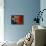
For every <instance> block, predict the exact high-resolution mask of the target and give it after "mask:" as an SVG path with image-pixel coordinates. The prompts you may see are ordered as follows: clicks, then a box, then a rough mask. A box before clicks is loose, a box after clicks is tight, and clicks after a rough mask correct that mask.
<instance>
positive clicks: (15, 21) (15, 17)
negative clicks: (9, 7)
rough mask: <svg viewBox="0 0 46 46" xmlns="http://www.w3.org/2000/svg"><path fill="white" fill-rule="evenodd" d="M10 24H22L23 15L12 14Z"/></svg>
mask: <svg viewBox="0 0 46 46" xmlns="http://www.w3.org/2000/svg"><path fill="white" fill-rule="evenodd" d="M11 24H24V16H23V15H12V16H11Z"/></svg>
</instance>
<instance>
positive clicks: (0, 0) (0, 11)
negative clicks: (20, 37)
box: [0, 0, 4, 42]
mask: <svg viewBox="0 0 46 46" xmlns="http://www.w3.org/2000/svg"><path fill="white" fill-rule="evenodd" d="M2 41H4V0H0V42H2Z"/></svg>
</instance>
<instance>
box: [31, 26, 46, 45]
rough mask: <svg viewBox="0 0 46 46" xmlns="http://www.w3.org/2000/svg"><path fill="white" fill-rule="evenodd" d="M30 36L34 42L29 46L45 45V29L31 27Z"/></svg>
mask: <svg viewBox="0 0 46 46" xmlns="http://www.w3.org/2000/svg"><path fill="white" fill-rule="evenodd" d="M32 34H33V35H34V42H33V43H32V45H31V46H44V45H45V43H46V41H45V40H46V38H45V37H46V35H45V34H46V29H45V28H44V27H42V26H39V25H34V26H32Z"/></svg>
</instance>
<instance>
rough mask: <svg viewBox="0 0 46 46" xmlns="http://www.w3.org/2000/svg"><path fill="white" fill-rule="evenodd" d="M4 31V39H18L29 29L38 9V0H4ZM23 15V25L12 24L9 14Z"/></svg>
mask: <svg viewBox="0 0 46 46" xmlns="http://www.w3.org/2000/svg"><path fill="white" fill-rule="evenodd" d="M4 2H5V3H4V6H5V7H4V19H5V21H4V22H5V23H4V24H5V25H4V26H5V32H4V36H5V37H4V39H5V40H8V41H18V40H19V39H20V38H22V37H24V36H25V35H26V34H27V32H29V31H30V30H31V27H32V25H34V24H35V22H33V19H34V17H36V14H35V13H36V12H37V11H39V9H40V0H5V1H4ZM19 14H20V15H21V14H22V15H24V25H12V24H11V18H10V17H11V15H19Z"/></svg>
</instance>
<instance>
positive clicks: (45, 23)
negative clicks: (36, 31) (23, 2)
mask: <svg viewBox="0 0 46 46" xmlns="http://www.w3.org/2000/svg"><path fill="white" fill-rule="evenodd" d="M43 9H46V0H41V1H40V10H43ZM42 17H43V19H44V20H43V22H42V21H40V25H42V26H45V27H46V11H44V13H43V15H42ZM45 36H46V34H45ZM45 44H46V37H45Z"/></svg>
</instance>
